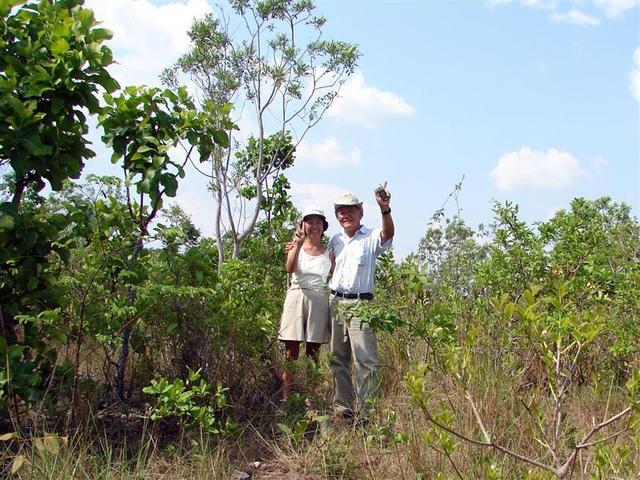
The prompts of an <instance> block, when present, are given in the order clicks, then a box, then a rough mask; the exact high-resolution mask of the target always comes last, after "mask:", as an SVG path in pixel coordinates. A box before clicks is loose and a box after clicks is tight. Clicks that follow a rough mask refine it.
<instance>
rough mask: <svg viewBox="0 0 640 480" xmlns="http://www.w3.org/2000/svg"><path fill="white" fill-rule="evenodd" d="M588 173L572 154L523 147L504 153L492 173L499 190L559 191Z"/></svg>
mask: <svg viewBox="0 0 640 480" xmlns="http://www.w3.org/2000/svg"><path fill="white" fill-rule="evenodd" d="M586 175H587V173H586V172H585V171H584V170H583V169H582V168H581V167H580V164H579V162H578V160H577V159H576V158H575V157H574V156H573V155H571V154H570V153H567V152H562V151H560V150H557V149H555V148H550V149H549V150H547V151H546V152H542V151H538V150H533V149H532V148H530V147H526V146H523V147H521V148H520V149H519V150H517V151H515V152H510V153H506V154H504V155H503V156H501V157H500V159H499V160H498V164H497V165H496V166H495V168H494V169H493V170H492V171H491V173H490V175H489V176H490V178H491V180H492V181H493V183H494V185H495V186H496V187H497V188H498V189H499V190H519V189H544V190H558V189H563V188H568V187H571V186H572V185H574V184H575V182H576V181H577V180H578V179H580V178H582V177H585V176H586Z"/></svg>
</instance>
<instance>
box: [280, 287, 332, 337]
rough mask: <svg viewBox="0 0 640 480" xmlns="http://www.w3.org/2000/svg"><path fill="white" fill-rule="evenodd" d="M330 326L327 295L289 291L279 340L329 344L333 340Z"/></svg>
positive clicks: (314, 292) (300, 290)
mask: <svg viewBox="0 0 640 480" xmlns="http://www.w3.org/2000/svg"><path fill="white" fill-rule="evenodd" d="M330 324H331V322H330V314H329V299H328V298H327V294H326V293H324V292H322V291H318V290H302V289H300V288H290V289H289V290H287V296H286V297H285V299H284V307H283V308H282V318H281V320H280V332H279V333H278V340H290V341H294V342H312V343H328V342H329V340H330V339H331V329H330Z"/></svg>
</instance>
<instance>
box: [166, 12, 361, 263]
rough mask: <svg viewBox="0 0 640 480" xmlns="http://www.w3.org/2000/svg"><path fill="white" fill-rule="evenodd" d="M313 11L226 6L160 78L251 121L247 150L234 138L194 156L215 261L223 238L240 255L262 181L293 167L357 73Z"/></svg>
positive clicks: (349, 53)
mask: <svg viewBox="0 0 640 480" xmlns="http://www.w3.org/2000/svg"><path fill="white" fill-rule="evenodd" d="M314 10H315V7H314V5H313V2H311V1H307V0H304V1H297V0H296V1H294V0H268V1H256V0H252V1H248V0H231V1H229V8H228V9H221V10H220V12H219V14H218V15H216V16H215V17H214V16H213V15H208V16H206V17H204V18H203V19H200V20H196V21H195V22H194V23H193V25H192V28H191V30H190V31H189V36H190V38H191V49H190V51H189V52H188V53H186V54H185V55H183V56H182V57H181V58H180V59H179V60H178V62H177V63H176V64H175V65H174V66H173V67H171V68H170V69H167V70H166V71H165V73H164V76H163V78H164V81H165V82H166V83H167V84H169V85H174V86H175V85H177V84H178V83H179V81H180V74H183V75H186V76H188V78H189V79H190V80H191V81H192V82H193V83H194V84H195V85H196V86H197V87H198V88H199V90H200V92H201V94H202V96H203V98H204V99H207V100H213V101H215V102H218V103H220V102H233V103H234V104H235V105H237V106H238V109H239V110H240V109H242V110H244V108H245V106H246V107H247V108H249V109H250V111H251V113H252V114H253V115H254V118H255V121H256V128H257V132H256V134H255V136H253V137H252V138H251V139H250V140H249V142H248V143H247V144H246V146H244V148H243V146H242V145H240V139H239V138H233V139H232V141H231V142H230V144H229V146H228V147H225V148H219V149H214V150H213V151H212V155H211V157H210V158H201V160H203V161H204V160H209V161H210V164H211V173H210V175H209V176H210V178H211V191H212V193H213V198H214V201H215V205H216V208H215V213H214V219H213V222H214V227H215V231H216V242H217V245H218V254H219V263H222V262H223V261H224V259H225V250H224V248H223V240H224V238H225V236H226V235H228V236H229V238H230V241H231V244H232V256H233V257H238V255H239V253H240V248H241V245H242V242H243V241H244V240H245V239H246V238H248V236H249V235H250V234H251V232H252V231H253V229H254V228H255V225H256V222H257V221H258V217H259V215H260V211H261V208H262V207H263V197H265V196H266V195H268V190H269V179H270V178H273V177H274V176H275V177H277V176H278V174H279V172H281V171H282V170H284V169H285V168H287V167H288V166H290V165H291V164H292V162H293V153H294V152H295V147H296V146H297V145H298V144H299V142H300V141H301V140H302V139H303V138H304V136H305V135H306V133H307V132H308V131H309V129H311V128H312V127H313V126H315V125H316V124H317V123H318V122H319V121H320V120H321V118H322V116H323V114H324V113H325V112H326V110H327V109H328V108H329V106H330V105H331V103H332V101H333V100H334V98H335V97H336V95H337V94H338V90H339V88H340V85H341V84H342V83H343V82H344V81H345V80H346V78H347V77H348V76H349V75H350V74H351V73H353V71H354V69H355V67H356V61H357V59H358V57H359V56H360V53H359V51H358V49H357V47H356V46H355V45H353V44H348V43H345V42H341V41H334V40H325V39H323V38H322V35H323V26H324V24H325V22H326V20H325V19H324V18H323V17H319V16H315V13H314ZM292 131H295V132H296V135H297V136H296V138H295V140H294V139H292V138H291V136H290V133H289V132H292ZM269 132H273V133H271V134H270V133H269ZM228 133H229V134H230V136H231V134H232V133H233V132H232V131H231V130H228ZM245 136H246V134H245ZM290 143H291V146H289V144H290ZM292 147H293V148H292ZM237 152H244V153H240V154H239V155H237V156H236V155H234V153H237ZM248 159H249V160H250V161H247V160H248Z"/></svg>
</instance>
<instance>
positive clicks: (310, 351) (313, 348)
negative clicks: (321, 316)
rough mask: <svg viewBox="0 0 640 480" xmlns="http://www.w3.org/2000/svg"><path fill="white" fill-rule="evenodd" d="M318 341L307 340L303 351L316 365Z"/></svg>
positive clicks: (318, 348)
mask: <svg viewBox="0 0 640 480" xmlns="http://www.w3.org/2000/svg"><path fill="white" fill-rule="evenodd" d="M320 345H322V344H320V343H313V342H307V345H306V348H305V353H306V355H307V356H308V357H309V358H311V360H313V363H315V364H316V366H317V365H318V355H319V353H320Z"/></svg>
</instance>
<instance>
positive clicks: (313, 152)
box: [296, 137, 362, 170]
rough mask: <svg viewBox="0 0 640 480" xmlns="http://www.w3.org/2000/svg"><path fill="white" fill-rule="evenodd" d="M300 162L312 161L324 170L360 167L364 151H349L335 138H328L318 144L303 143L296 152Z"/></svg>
mask: <svg viewBox="0 0 640 480" xmlns="http://www.w3.org/2000/svg"><path fill="white" fill-rule="evenodd" d="M296 157H297V158H298V159H299V160H300V161H312V162H314V163H315V164H317V165H318V166H319V167H320V168H322V169H323V170H333V169H335V168H339V167H344V166H354V165H359V164H360V162H361V159H362V151H361V150H360V149H359V148H352V149H350V150H348V151H346V150H345V148H344V147H343V146H342V145H340V143H339V142H338V140H336V139H335V138H333V137H331V138H327V139H325V140H323V141H321V142H318V143H313V144H311V143H307V142H302V143H301V144H300V145H299V146H298V149H297V151H296Z"/></svg>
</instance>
